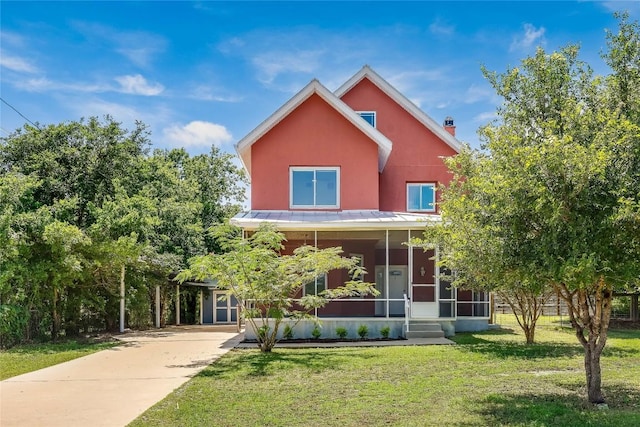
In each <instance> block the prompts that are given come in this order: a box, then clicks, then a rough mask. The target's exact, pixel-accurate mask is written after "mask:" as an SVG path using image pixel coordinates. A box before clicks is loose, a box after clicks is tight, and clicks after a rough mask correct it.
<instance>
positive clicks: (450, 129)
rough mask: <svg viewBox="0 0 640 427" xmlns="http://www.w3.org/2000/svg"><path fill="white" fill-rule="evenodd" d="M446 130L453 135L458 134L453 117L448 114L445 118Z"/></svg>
mask: <svg viewBox="0 0 640 427" xmlns="http://www.w3.org/2000/svg"><path fill="white" fill-rule="evenodd" d="M444 130H446V131H447V132H449V133H450V134H451V136H456V127H455V125H454V124H453V117H451V116H447V117H445V118H444Z"/></svg>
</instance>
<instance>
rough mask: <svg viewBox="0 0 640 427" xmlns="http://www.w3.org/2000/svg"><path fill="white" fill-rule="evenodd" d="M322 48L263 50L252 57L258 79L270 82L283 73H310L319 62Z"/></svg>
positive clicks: (317, 66)
mask: <svg viewBox="0 0 640 427" xmlns="http://www.w3.org/2000/svg"><path fill="white" fill-rule="evenodd" d="M322 54H323V51H322V50H300V51H297V52H286V51H280V52H273V51H272V52H265V53H264V54H260V55H258V56H256V57H254V58H253V60H252V62H253V65H255V66H256V67H257V68H258V74H259V75H258V79H259V80H260V82H262V83H264V84H267V85H268V84H271V83H273V81H274V80H275V79H276V78H277V77H278V76H279V75H280V74H284V73H307V74H312V73H313V72H314V71H315V70H316V69H318V68H319V66H320V64H321V62H322V61H321V57H322Z"/></svg>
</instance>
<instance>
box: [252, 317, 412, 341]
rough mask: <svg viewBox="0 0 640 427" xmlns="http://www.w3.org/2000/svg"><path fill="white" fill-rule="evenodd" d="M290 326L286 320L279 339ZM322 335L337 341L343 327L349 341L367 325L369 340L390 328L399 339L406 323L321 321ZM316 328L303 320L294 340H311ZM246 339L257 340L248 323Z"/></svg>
mask: <svg viewBox="0 0 640 427" xmlns="http://www.w3.org/2000/svg"><path fill="white" fill-rule="evenodd" d="M287 323H289V324H293V323H294V322H293V321H288V320H284V321H283V322H282V324H281V326H280V329H279V330H278V337H279V338H282V333H283V332H284V328H285V326H286V325H287ZM320 325H321V331H322V335H321V336H320V339H323V338H329V339H336V338H338V335H336V328H338V327H343V328H345V329H346V330H347V332H348V334H347V339H357V338H359V336H358V328H359V327H360V325H367V327H368V328H369V334H368V335H367V337H368V338H374V339H375V338H381V337H382V336H381V335H380V329H382V328H384V327H385V326H388V327H389V328H390V332H389V338H391V339H397V338H403V337H404V321H403V320H402V319H371V318H363V319H357V320H355V319H339V318H334V319H321V321H320ZM314 327H315V323H314V321H313V320H301V321H300V323H298V324H297V325H296V326H295V327H294V328H293V338H294V339H309V338H311V337H312V335H311V331H312V330H313V328H314ZM244 337H245V339H246V340H249V341H253V340H255V339H256V332H255V331H254V330H253V328H252V327H251V324H249V323H247V324H246V328H245V332H244ZM284 342H286V341H284Z"/></svg>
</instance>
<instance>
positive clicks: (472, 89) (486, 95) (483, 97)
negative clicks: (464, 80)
mask: <svg viewBox="0 0 640 427" xmlns="http://www.w3.org/2000/svg"><path fill="white" fill-rule="evenodd" d="M483 101H486V102H491V103H493V104H497V103H499V102H500V97H499V96H498V95H497V94H496V93H495V91H494V90H493V89H492V88H491V87H490V86H486V85H477V84H475V83H473V84H472V85H471V86H469V88H468V89H467V92H466V93H465V95H464V103H465V104H475V103H476V102H483Z"/></svg>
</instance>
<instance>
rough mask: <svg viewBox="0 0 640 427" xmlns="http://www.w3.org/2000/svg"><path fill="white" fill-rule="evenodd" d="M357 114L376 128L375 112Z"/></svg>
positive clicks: (359, 112)
mask: <svg viewBox="0 0 640 427" xmlns="http://www.w3.org/2000/svg"><path fill="white" fill-rule="evenodd" d="M357 113H358V114H359V115H360V117H362V118H363V119H365V120H366V121H367V123H369V124H370V125H371V126H373V127H376V112H375V111H357Z"/></svg>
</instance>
